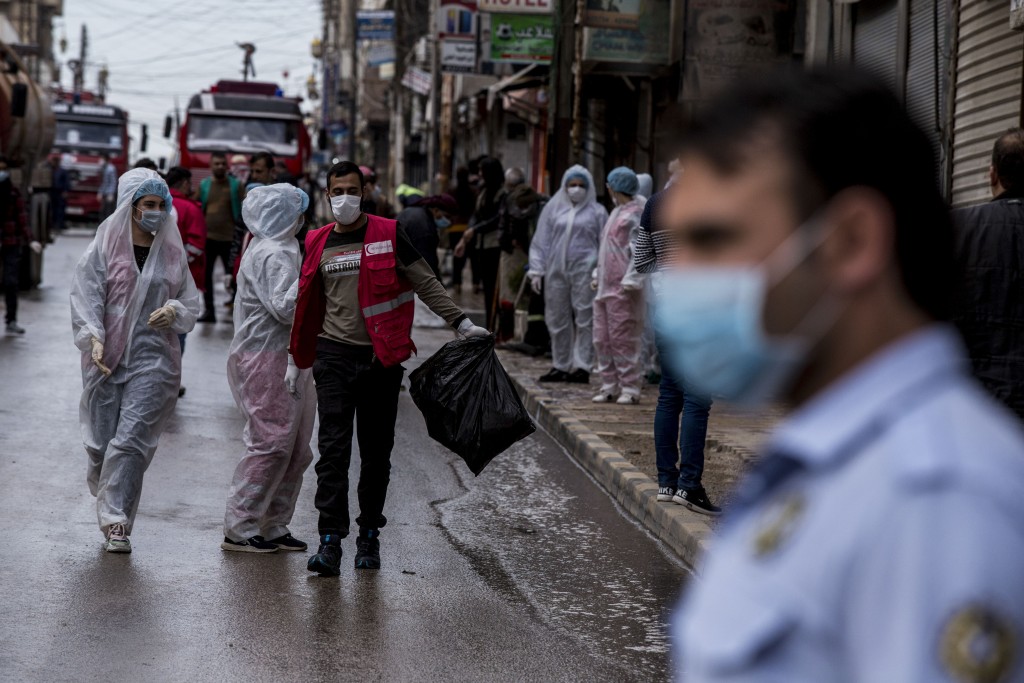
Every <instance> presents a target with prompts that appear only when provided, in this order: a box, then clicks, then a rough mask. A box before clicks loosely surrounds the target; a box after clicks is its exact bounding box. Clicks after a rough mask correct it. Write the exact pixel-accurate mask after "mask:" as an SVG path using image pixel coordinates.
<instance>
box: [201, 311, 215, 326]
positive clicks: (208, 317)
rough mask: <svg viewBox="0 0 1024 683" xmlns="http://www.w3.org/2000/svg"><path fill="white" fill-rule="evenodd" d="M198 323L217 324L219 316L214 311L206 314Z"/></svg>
mask: <svg viewBox="0 0 1024 683" xmlns="http://www.w3.org/2000/svg"><path fill="white" fill-rule="evenodd" d="M196 322H197V323H215V322H217V314H216V313H214V312H213V311H212V310H211V311H207V312H206V313H204V314H203V315H202V316H201V317H200V318H199V319H198V320H196Z"/></svg>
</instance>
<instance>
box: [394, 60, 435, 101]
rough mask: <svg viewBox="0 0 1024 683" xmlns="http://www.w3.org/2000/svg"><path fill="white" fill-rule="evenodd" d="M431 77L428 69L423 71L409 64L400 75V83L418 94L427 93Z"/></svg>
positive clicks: (431, 80) (428, 92) (431, 81)
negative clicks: (403, 73)
mask: <svg viewBox="0 0 1024 683" xmlns="http://www.w3.org/2000/svg"><path fill="white" fill-rule="evenodd" d="M432 83H433V79H432V78H431V77H430V72H429V71H424V70H423V69H419V68H417V67H415V66H410V67H409V68H407V69H406V70H405V75H403V76H402V85H404V86H405V87H406V88H408V89H409V90H412V91H413V92H414V93H417V94H419V95H429V94H430V86H431V84H432Z"/></svg>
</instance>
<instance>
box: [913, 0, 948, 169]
mask: <svg viewBox="0 0 1024 683" xmlns="http://www.w3.org/2000/svg"><path fill="white" fill-rule="evenodd" d="M948 11H949V9H948V5H947V2H946V0H911V2H910V49H909V53H908V55H907V80H906V84H907V85H906V88H907V91H906V105H907V113H908V114H909V115H910V118H912V119H913V120H914V123H916V124H917V125H918V126H920V127H921V129H922V130H924V131H925V133H927V135H928V138H929V139H930V140H931V141H932V146H933V147H934V149H935V160H936V162H937V163H938V167H939V168H940V169H941V168H943V166H944V163H945V155H944V154H943V144H942V143H943V140H945V137H946V136H945V134H944V130H943V129H944V127H945V126H944V121H945V119H946V90H947V80H948V77H947V68H946V67H947V64H948V63H947V62H946V58H945V55H948V54H949V48H948V46H949V41H948V38H947V35H948V25H949V20H948ZM940 173H941V171H940ZM944 175H945V174H942V176H940V177H944Z"/></svg>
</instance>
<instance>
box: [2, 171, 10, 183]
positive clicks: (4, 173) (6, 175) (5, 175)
mask: <svg viewBox="0 0 1024 683" xmlns="http://www.w3.org/2000/svg"><path fill="white" fill-rule="evenodd" d="M10 177H11V172H10V171H0V183H5V182H7V179H8V178H10Z"/></svg>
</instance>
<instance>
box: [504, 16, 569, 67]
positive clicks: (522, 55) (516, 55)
mask: <svg viewBox="0 0 1024 683" xmlns="http://www.w3.org/2000/svg"><path fill="white" fill-rule="evenodd" d="M554 53H555V32H554V28H553V27H552V19H551V17H550V16H542V15H537V14H528V15H517V14H506V15H502V16H499V17H493V18H492V19H491V61H492V62H522V63H530V62H550V61H551V56H552V55H553V54H554Z"/></svg>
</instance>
